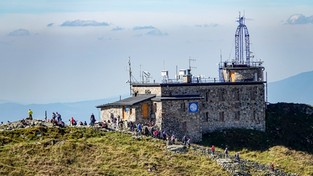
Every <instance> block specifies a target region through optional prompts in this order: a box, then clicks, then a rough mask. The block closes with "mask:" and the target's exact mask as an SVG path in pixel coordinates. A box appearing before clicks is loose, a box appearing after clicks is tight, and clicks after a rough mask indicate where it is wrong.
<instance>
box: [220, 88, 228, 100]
mask: <svg viewBox="0 0 313 176" xmlns="http://www.w3.org/2000/svg"><path fill="white" fill-rule="evenodd" d="M225 93H226V91H225V89H221V90H220V91H219V92H218V100H219V101H225Z"/></svg>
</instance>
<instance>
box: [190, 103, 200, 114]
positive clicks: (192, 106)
mask: <svg viewBox="0 0 313 176" xmlns="http://www.w3.org/2000/svg"><path fill="white" fill-rule="evenodd" d="M189 112H198V102H190V103H189Z"/></svg>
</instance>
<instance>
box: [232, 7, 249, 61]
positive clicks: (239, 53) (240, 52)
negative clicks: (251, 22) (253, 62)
mask: <svg viewBox="0 0 313 176" xmlns="http://www.w3.org/2000/svg"><path fill="white" fill-rule="evenodd" d="M237 22H238V23H239V25H238V27H237V30H236V33H235V60H236V63H237V64H246V65H250V39H249V37H250V35H249V32H248V28H247V26H246V24H245V17H244V16H241V14H240V12H239V18H238V20H237ZM244 49H245V52H246V53H245V56H244Z"/></svg>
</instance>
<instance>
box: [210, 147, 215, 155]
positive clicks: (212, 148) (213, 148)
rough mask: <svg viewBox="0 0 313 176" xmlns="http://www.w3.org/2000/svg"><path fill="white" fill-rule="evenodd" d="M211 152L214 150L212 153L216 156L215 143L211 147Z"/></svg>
mask: <svg viewBox="0 0 313 176" xmlns="http://www.w3.org/2000/svg"><path fill="white" fill-rule="evenodd" d="M211 152H212V155H213V156H214V152H215V146H214V145H212V147H211Z"/></svg>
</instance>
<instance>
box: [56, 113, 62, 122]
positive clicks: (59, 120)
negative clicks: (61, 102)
mask: <svg viewBox="0 0 313 176" xmlns="http://www.w3.org/2000/svg"><path fill="white" fill-rule="evenodd" d="M56 116H57V119H58V123H59V122H61V121H62V118H61V114H59V113H58V112H56Z"/></svg>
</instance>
